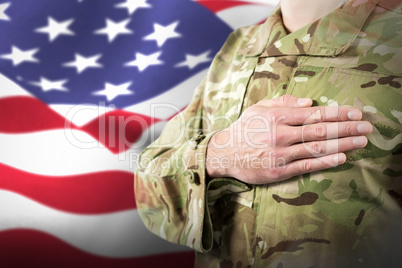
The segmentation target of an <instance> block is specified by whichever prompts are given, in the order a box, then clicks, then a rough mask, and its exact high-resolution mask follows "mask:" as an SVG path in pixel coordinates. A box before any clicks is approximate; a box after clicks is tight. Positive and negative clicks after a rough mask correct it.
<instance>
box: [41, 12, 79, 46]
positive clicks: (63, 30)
mask: <svg viewBox="0 0 402 268" xmlns="http://www.w3.org/2000/svg"><path fill="white" fill-rule="evenodd" d="M47 21H48V25H47V26H45V27H42V28H38V29H36V30H35V32H39V33H46V34H48V35H49V41H50V42H52V41H54V40H55V39H56V38H57V37H58V36H59V35H62V34H64V35H74V32H73V31H71V30H70V29H68V27H69V26H70V25H71V23H73V21H74V19H69V20H65V21H62V22H58V21H56V20H55V19H53V18H52V17H48V19H47Z"/></svg>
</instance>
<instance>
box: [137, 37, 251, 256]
mask: <svg viewBox="0 0 402 268" xmlns="http://www.w3.org/2000/svg"><path fill="white" fill-rule="evenodd" d="M241 37H242V36H241V35H239V34H237V35H236V34H232V35H231V36H230V37H229V38H228V40H227V41H226V43H225V45H224V46H223V48H222V50H221V51H220V53H219V55H218V56H217V57H215V59H214V62H213V64H212V67H211V68H210V71H209V73H208V76H207V78H206V79H204V81H203V82H202V83H201V84H200V86H198V88H197V89H196V91H195V93H194V95H193V98H192V100H191V102H190V104H189V105H188V106H187V108H186V109H185V110H184V111H183V112H181V113H179V114H178V115H177V116H175V117H174V118H173V119H172V120H170V121H169V122H168V124H167V125H166V126H165V128H164V130H163V131H162V133H161V135H160V137H159V138H158V139H157V140H156V141H155V142H153V143H152V144H151V145H150V146H149V147H147V148H146V149H145V150H144V151H143V152H142V153H141V154H140V157H139V160H138V167H137V169H136V174H135V197H136V202H137V209H138V212H139V214H140V216H141V219H142V220H143V222H144V224H145V226H146V227H147V228H148V229H149V230H150V231H151V232H153V233H155V234H156V235H158V236H160V237H162V238H164V239H166V240H168V241H170V242H173V243H177V244H182V245H186V246H189V247H191V248H193V249H195V250H197V251H199V252H207V251H209V250H210V249H211V248H212V244H213V236H212V224H211V216H210V213H209V207H211V204H213V203H214V202H216V201H217V200H218V199H219V198H220V197H221V196H223V195H225V194H228V193H234V192H236V193H237V192H242V191H246V190H249V189H250V188H249V186H247V185H246V184H244V183H242V182H240V181H237V180H234V179H231V178H214V179H209V178H206V175H207V174H206V169H205V160H206V149H207V145H208V142H209V140H210V139H211V137H212V136H213V135H214V134H215V133H216V131H219V129H211V128H210V124H209V123H208V122H207V121H208V120H207V118H208V117H206V116H205V114H204V113H207V111H208V107H206V106H207V105H205V102H208V104H209V105H214V104H211V103H210V102H209V99H207V98H208V97H206V96H208V93H207V91H208V89H209V88H208V86H207V85H208V84H211V83H208V81H215V80H216V79H218V76H217V72H219V76H220V77H222V80H224V79H223V78H224V77H226V75H227V72H228V70H230V68H229V67H228V66H230V65H231V64H232V61H231V58H232V56H230V55H233V54H234V51H235V50H236V49H237V47H238V43H240V41H241V40H242V39H241ZM211 69H212V71H211ZM222 70H223V71H222ZM220 86H221V85H220V84H218V87H220Z"/></svg>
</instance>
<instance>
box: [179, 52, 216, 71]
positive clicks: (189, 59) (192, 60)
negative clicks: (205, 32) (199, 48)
mask: <svg viewBox="0 0 402 268" xmlns="http://www.w3.org/2000/svg"><path fill="white" fill-rule="evenodd" d="M210 52H211V51H206V52H204V53H201V54H199V55H191V54H186V60H185V61H183V62H180V63H178V64H176V67H182V66H187V67H188V68H189V69H193V68H195V67H196V66H197V65H198V64H201V63H205V62H210V61H211V58H209V57H208V55H209V53H210Z"/></svg>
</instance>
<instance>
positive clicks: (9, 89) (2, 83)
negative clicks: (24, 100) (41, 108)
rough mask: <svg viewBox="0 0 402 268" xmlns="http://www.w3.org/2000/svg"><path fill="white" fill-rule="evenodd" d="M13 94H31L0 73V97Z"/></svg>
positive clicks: (12, 95)
mask: <svg viewBox="0 0 402 268" xmlns="http://www.w3.org/2000/svg"><path fill="white" fill-rule="evenodd" d="M14 96H31V94H30V93H28V91H26V90H24V89H23V88H22V87H20V86H19V85H17V84H16V83H15V82H13V81H12V80H10V79H8V78H7V77H6V76H4V75H2V74H1V73H0V98H6V97H14Z"/></svg>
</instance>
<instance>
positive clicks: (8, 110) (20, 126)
mask: <svg viewBox="0 0 402 268" xmlns="http://www.w3.org/2000/svg"><path fill="white" fill-rule="evenodd" d="M64 121H65V119H64V117H63V116H61V115H59V114H58V113H56V112H55V111H53V110H52V109H50V108H49V107H48V106H47V105H46V104H44V103H43V102H42V101H40V100H38V99H36V98H32V97H27V96H19V97H8V98H3V99H0V132H3V133H24V132H32V131H41V130H50V129H60V128H61V129H62V128H63V127H64Z"/></svg>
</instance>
